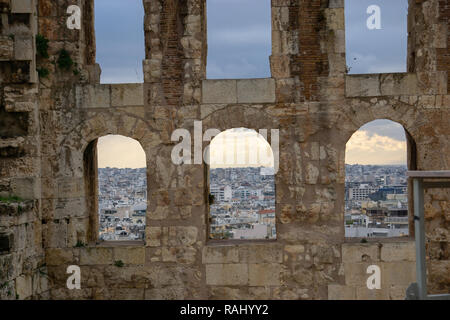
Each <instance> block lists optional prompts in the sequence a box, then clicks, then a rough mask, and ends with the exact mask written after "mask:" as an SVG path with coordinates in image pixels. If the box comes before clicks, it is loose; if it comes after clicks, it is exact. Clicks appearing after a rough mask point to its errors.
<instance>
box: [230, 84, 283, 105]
mask: <svg viewBox="0 0 450 320" xmlns="http://www.w3.org/2000/svg"><path fill="white" fill-rule="evenodd" d="M237 102H238V103H274V102H275V81H274V80H273V79H242V80H237Z"/></svg>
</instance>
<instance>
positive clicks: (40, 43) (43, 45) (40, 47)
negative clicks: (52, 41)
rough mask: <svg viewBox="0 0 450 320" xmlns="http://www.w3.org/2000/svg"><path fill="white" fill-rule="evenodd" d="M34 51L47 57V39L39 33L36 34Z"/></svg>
mask: <svg viewBox="0 0 450 320" xmlns="http://www.w3.org/2000/svg"><path fill="white" fill-rule="evenodd" d="M36 51H37V54H38V55H39V56H40V57H42V58H45V59H47V58H48V39H47V38H45V37H44V36H43V35H41V34H38V35H37V36H36Z"/></svg>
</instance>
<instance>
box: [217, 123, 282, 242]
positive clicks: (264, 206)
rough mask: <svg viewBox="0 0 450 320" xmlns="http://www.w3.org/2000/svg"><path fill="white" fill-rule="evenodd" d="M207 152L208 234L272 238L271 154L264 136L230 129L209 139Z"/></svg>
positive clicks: (273, 210)
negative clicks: (208, 156)
mask: <svg viewBox="0 0 450 320" xmlns="http://www.w3.org/2000/svg"><path fill="white" fill-rule="evenodd" d="M209 152H210V166H211V167H210V176H209V179H210V196H209V198H210V225H209V226H210V238H211V239H236V240H249V239H253V240H256V239H275V238H276V227H275V179H274V170H273V168H274V158H273V152H272V148H271V147H270V145H269V143H268V142H267V140H265V139H264V137H263V136H262V135H260V134H258V133H257V132H256V131H254V130H250V129H245V128H236V129H230V130H227V131H224V132H222V133H220V134H219V135H217V136H216V137H215V138H214V139H213V140H212V141H211V144H210V149H209ZM252 158H254V159H252Z"/></svg>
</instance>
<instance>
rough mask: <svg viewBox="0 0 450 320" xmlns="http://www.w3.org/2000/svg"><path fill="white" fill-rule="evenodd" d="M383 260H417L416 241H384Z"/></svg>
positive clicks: (382, 248)
mask: <svg viewBox="0 0 450 320" xmlns="http://www.w3.org/2000/svg"><path fill="white" fill-rule="evenodd" d="M381 261H413V262H414V261H416V246H415V242H413V241H410V242H399V243H384V244H383V246H382V247H381Z"/></svg>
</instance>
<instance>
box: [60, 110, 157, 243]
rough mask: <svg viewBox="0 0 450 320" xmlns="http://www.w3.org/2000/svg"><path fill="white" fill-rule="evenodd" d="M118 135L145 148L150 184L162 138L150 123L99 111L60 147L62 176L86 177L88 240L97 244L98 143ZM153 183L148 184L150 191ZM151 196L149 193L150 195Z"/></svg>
mask: <svg viewBox="0 0 450 320" xmlns="http://www.w3.org/2000/svg"><path fill="white" fill-rule="evenodd" d="M109 134H117V135H122V136H126V137H130V138H132V139H134V140H136V141H138V142H139V143H140V145H141V146H142V148H143V149H144V152H145V155H146V163H147V181H150V179H149V175H150V173H149V172H150V171H149V170H148V169H149V167H150V166H151V165H152V164H151V163H153V162H154V161H156V160H155V158H154V157H153V155H154V154H155V153H156V151H155V149H156V148H153V147H156V146H157V145H158V144H159V143H160V139H159V136H158V135H157V134H155V133H154V132H152V131H151V128H150V126H149V124H148V122H147V121H145V120H143V119H141V118H139V117H137V116H135V115H133V114H129V113H126V112H119V113H112V112H98V113H94V114H93V115H92V116H91V117H90V118H87V119H86V120H85V121H83V122H81V123H79V124H78V125H77V126H74V127H73V128H72V130H71V131H70V132H69V133H68V134H67V135H66V137H65V138H64V139H63V140H62V141H61V143H60V144H59V148H58V149H59V157H58V159H59V168H60V171H59V174H60V175H62V176H66V177H67V176H74V177H78V178H82V179H83V181H84V183H83V186H82V189H83V190H84V197H85V198H86V201H85V203H86V205H85V210H86V215H88V216H89V223H88V226H87V228H88V230H87V232H86V234H87V237H88V240H90V241H96V240H97V236H98V232H97V230H98V221H97V220H98V219H96V218H97V211H98V210H97V182H96V181H97V161H96V158H97V154H96V141H97V139H98V138H99V137H102V136H105V135H109ZM148 190H149V184H147V192H148ZM148 193H149V192H148Z"/></svg>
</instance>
